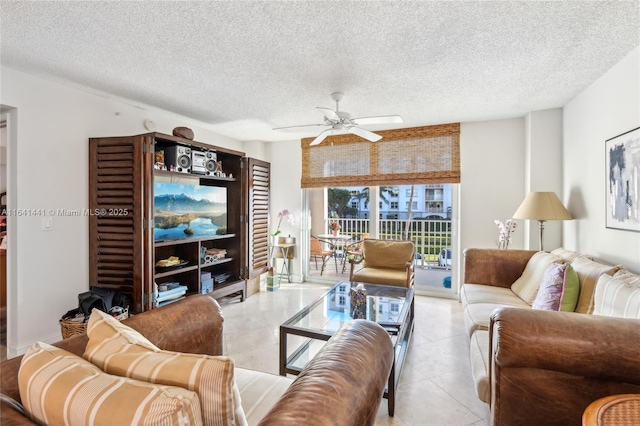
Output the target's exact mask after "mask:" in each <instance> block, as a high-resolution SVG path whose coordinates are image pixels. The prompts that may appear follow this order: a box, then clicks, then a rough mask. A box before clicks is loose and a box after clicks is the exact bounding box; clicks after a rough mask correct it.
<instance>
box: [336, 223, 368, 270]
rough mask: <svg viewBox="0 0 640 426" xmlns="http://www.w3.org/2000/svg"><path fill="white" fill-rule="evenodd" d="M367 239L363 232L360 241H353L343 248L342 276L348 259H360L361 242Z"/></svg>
mask: <svg viewBox="0 0 640 426" xmlns="http://www.w3.org/2000/svg"><path fill="white" fill-rule="evenodd" d="M368 238H369V233H368V232H363V233H362V234H361V235H360V239H359V240H358V241H353V242H351V243H349V244H347V245H345V246H344V259H343V261H342V273H343V274H344V272H345V270H346V268H347V261H348V260H349V259H353V258H360V257H362V242H363V241H364V240H366V239H368Z"/></svg>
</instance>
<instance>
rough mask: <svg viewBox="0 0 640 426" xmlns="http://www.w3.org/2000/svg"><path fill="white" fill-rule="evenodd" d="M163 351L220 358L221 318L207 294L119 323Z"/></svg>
mask: <svg viewBox="0 0 640 426" xmlns="http://www.w3.org/2000/svg"><path fill="white" fill-rule="evenodd" d="M122 323H123V324H126V325H128V326H129V327H131V328H133V329H135V330H137V331H139V332H140V333H141V334H142V335H143V336H144V337H146V338H147V339H149V340H150V341H151V343H153V344H154V345H156V346H157V347H159V348H160V349H163V350H166V351H175V352H188V353H194V354H206V355H213V356H217V355H222V351H223V330H222V326H223V323H224V317H223V316H222V310H221V309H220V305H218V302H216V300H215V299H214V298H212V297H210V296H208V295H206V294H198V295H193V296H189V297H187V298H186V299H184V300H181V301H180V302H178V303H172V304H170V305H166V306H163V307H161V308H156V309H152V310H149V311H146V312H144V313H143V314H140V315H135V316H133V317H131V318H128V319H126V320H124V321H123V322H122Z"/></svg>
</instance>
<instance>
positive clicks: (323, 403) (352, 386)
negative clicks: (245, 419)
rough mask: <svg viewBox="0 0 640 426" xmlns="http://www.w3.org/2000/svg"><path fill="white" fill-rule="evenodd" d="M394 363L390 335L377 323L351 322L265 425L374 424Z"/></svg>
mask: <svg viewBox="0 0 640 426" xmlns="http://www.w3.org/2000/svg"><path fill="white" fill-rule="evenodd" d="M392 363H393V345H392V343H391V339H390V338H389V335H388V334H387V332H386V331H385V330H384V329H383V328H382V327H381V326H379V325H378V324H376V323H374V322H371V321H366V320H354V321H350V322H349V323H347V324H345V325H344V326H343V327H342V328H341V329H340V330H338V331H337V332H336V333H335V334H334V335H333V336H332V337H331V339H329V341H328V342H327V343H326V344H325V346H324V347H323V348H322V349H321V350H320V352H319V353H318V354H317V355H316V356H315V357H314V358H313V359H312V360H311V362H309V364H308V365H307V367H306V368H305V369H304V370H303V371H302V372H301V373H300V375H298V377H297V378H296V380H295V381H294V382H293V383H292V384H291V386H290V387H289V389H287V391H286V392H285V394H284V395H283V396H282V398H280V400H279V401H278V403H277V404H276V405H275V406H274V407H273V408H272V409H271V411H269V413H268V414H267V415H266V416H265V418H264V419H262V421H261V422H260V423H259V425H261V426H266V425H277V426H280V425H289V424H291V425H310V426H313V425H344V426H349V425H358V426H359V425H373V424H374V422H375V419H376V415H377V411H378V407H379V406H380V402H381V400H382V395H383V392H384V389H385V386H386V384H387V381H388V379H389V373H390V371H391V365H392Z"/></svg>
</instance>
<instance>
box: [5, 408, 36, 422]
mask: <svg viewBox="0 0 640 426" xmlns="http://www.w3.org/2000/svg"><path fill="white" fill-rule="evenodd" d="M35 424H36V423H34V422H32V421H31V420H29V419H28V418H26V417H25V416H24V415H23V414H22V413H21V412H19V411H17V410H16V409H15V408H13V407H12V406H11V405H9V404H6V403H4V402H0V425H2V426H14V425H16V426H17V425H35Z"/></svg>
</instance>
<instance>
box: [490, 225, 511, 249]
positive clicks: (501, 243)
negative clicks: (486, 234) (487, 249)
mask: <svg viewBox="0 0 640 426" xmlns="http://www.w3.org/2000/svg"><path fill="white" fill-rule="evenodd" d="M493 223H495V224H496V225H498V230H499V231H500V233H499V234H498V248H499V249H505V250H506V249H507V248H509V244H510V243H511V233H512V232H515V230H516V225H517V224H516V221H515V220H513V219H507V220H506V221H505V222H504V223H503V222H502V221H501V220H497V219H496V220H494V221H493Z"/></svg>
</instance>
